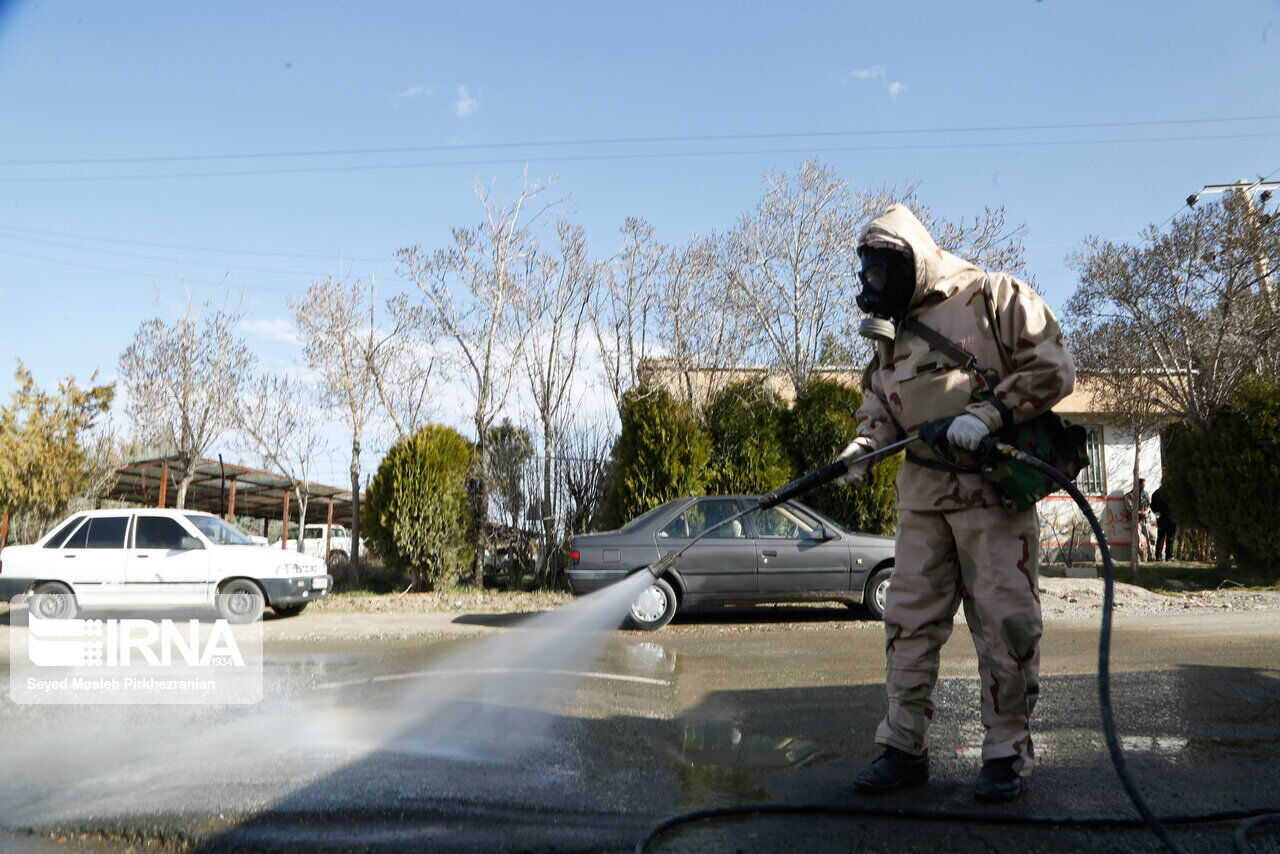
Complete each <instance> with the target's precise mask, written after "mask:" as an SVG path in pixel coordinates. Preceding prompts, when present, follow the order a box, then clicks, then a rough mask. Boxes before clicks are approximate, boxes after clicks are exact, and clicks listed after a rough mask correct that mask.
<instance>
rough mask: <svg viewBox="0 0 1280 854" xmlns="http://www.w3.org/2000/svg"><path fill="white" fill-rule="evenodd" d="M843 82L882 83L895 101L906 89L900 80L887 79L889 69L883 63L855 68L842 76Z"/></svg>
mask: <svg viewBox="0 0 1280 854" xmlns="http://www.w3.org/2000/svg"><path fill="white" fill-rule="evenodd" d="M843 81H844V82H845V83H850V82H852V83H867V82H871V81H874V82H877V83H882V84H884V88H885V91H886V92H888V93H889V97H890V98H891V99H892V100H894V101H896V100H898V96H899V95H901V94H902V93H903V92H905V91H907V84H906V83H903V82H901V81H900V80H892V81H890V80H889V70H888V69H887V68H885V67H884V66H883V65H873V66H871V67H870V68H855V69H854V70H853V71H850V72H849V73H848V74H846V75H845V76H844V78H843Z"/></svg>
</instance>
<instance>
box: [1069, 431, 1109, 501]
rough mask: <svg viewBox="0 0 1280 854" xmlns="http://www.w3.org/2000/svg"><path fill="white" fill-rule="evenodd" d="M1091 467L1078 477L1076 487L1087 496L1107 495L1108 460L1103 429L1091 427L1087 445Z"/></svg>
mask: <svg viewBox="0 0 1280 854" xmlns="http://www.w3.org/2000/svg"><path fill="white" fill-rule="evenodd" d="M1085 447H1086V450H1087V451H1088V454H1089V466H1088V467H1087V468H1086V469H1085V470H1084V471H1082V472H1080V474H1079V476H1078V477H1076V486H1077V487H1079V489H1080V491H1081V492H1083V493H1084V494H1085V495H1106V494H1107V459H1106V455H1105V454H1103V442H1102V428H1101V427H1090V428H1089V438H1088V442H1087V444H1086V446H1085Z"/></svg>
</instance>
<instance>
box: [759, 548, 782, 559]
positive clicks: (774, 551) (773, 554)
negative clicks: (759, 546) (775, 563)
mask: <svg viewBox="0 0 1280 854" xmlns="http://www.w3.org/2000/svg"><path fill="white" fill-rule="evenodd" d="M760 554H762V555H764V556H765V557H777V556H778V550H777V549H764V550H762V551H761V552H760Z"/></svg>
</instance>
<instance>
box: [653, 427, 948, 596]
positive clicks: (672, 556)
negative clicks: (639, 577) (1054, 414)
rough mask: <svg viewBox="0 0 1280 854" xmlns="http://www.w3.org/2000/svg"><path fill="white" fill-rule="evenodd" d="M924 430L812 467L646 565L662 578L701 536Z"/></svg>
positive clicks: (884, 454)
mask: <svg viewBox="0 0 1280 854" xmlns="http://www.w3.org/2000/svg"><path fill="white" fill-rule="evenodd" d="M926 429H927V428H926ZM924 432H925V431H924V430H921V431H920V432H919V433H913V434H912V435H910V436H908V437H907V438H905V439H900V440H899V441H897V442H894V443H893V444H891V445H885V446H884V447H883V448H878V449H876V450H874V451H871V452H870V453H867V454H863V455H862V456H860V457H857V458H856V459H854V460H836V461H835V462H834V463H829V464H827V465H825V466H823V467H822V468H820V469H817V470H816V471H811V472H809V473H808V474H806V475H804V476H803V477H798V478H796V479H795V480H793V481H791V482H790V483H788V484H785V485H784V486H780V487H778V488H777V489H775V490H773V491H772V492H770V493H768V494H766V495H762V496H760V500H759V501H757V502H755V503H754V504H752V505H751V506H750V507H748V508H747V509H746V510H743V511H741V512H739V513H735V514H734V515H732V516H729V517H727V518H725V519H721V520H720V521H719V522H717V523H715V524H714V525H712V526H711V527H709V528H707V529H706V530H704V531H703V532H702V533H700V534H698V536H696V537H694V538H693V539H692V540H690V541H689V542H687V543H685V544H684V545H683V546H681V547H680V548H679V549H678V550H676V551H673V552H668V553H667V554H664V555H663V556H662V557H660V558H659V559H658V560H656V561H654V562H653V563H651V564H649V565H648V566H647V567H645V569H646V570H647V571H648V572H649V573H650V574H652V575H653V577H654V578H661V577H662V576H663V575H664V574H666V572H667V571H668V570H670V569H672V568H673V567H674V566H675V565H676V561H678V560H679V559H680V555H682V554H684V553H685V552H686V551H688V550H689V549H691V548H692V547H693V546H694V545H695V544H696V543H697V542H698V541H699V540H702V539H704V538H705V537H708V536H710V535H711V534H712V533H713V532H714V531H718V530H720V529H721V528H723V527H724V526H725V525H728V524H730V523H732V522H736V521H738V520H739V519H741V518H742V517H743V516H747V515H749V514H751V513H754V512H756V511H757V510H768V509H769V508H770V507H777V506H778V505H779V504H781V503H782V502H784V501H787V500H790V499H792V498H795V497H796V496H798V495H803V494H805V493H806V492H810V491H812V490H814V489H817V488H818V487H820V486H826V485H827V484H828V483H831V482H832V481H834V480H835V479H836V478H838V477H840V476H842V475H845V474H848V473H849V468H850V466H851V465H859V466H862V465H870V464H871V463H873V462H875V461H876V460H878V459H881V458H882V457H887V456H889V455H890V454H895V453H897V452H898V451H900V450H902V449H903V448H905V447H906V446H907V445H910V444H911V443H912V442H914V441H916V440H917V439H921V438H923V435H924Z"/></svg>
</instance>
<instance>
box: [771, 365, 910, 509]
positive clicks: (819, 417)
mask: <svg viewBox="0 0 1280 854" xmlns="http://www.w3.org/2000/svg"><path fill="white" fill-rule="evenodd" d="M861 405H862V393H861V392H859V391H858V390H857V389H856V388H852V387H850V386H846V385H844V384H843V383H838V382H835V381H832V380H815V381H814V382H811V383H809V385H808V386H807V387H806V388H805V389H804V390H803V391H801V392H800V394H798V395H797V396H796V403H795V406H794V407H793V408H792V410H791V413H790V417H789V418H788V419H787V422H788V424H787V444H788V447H789V449H790V452H791V457H792V460H793V461H794V464H795V468H796V470H797V471H799V472H802V473H803V472H809V471H813V470H814V469H818V468H821V467H822V466H825V465H826V464H827V463H830V462H832V461H833V460H835V459H836V458H837V457H838V456H839V455H840V452H841V451H843V450H844V448H845V446H846V445H848V444H849V443H850V442H852V441H853V440H854V438H855V437H856V436H857V435H858V418H857V412H858V407H859V406H861ZM901 466H902V455H901V454H898V455H896V456H894V457H891V458H889V459H887V460H881V461H880V462H879V463H877V464H876V465H875V466H873V467H872V468H871V471H870V472H868V474H867V476H866V478H865V479H864V480H863V481H862V483H859V484H856V485H854V486H836V485H834V484H832V485H830V486H825V487H823V488H822V489H818V490H815V491H813V492H811V493H809V494H808V495H806V496H802V497H801V498H800V500H801V501H802V502H804V503H805V504H808V505H809V506H810V507H812V508H813V509H815V510H817V511H818V512H819V513H822V514H824V515H826V516H829V517H831V518H832V519H834V520H835V521H836V522H839V523H840V524H841V525H843V526H845V527H846V528H849V529H850V530H854V531H863V532H865V533H869V534H892V533H893V532H894V530H895V529H896V527H897V520H898V511H897V490H896V488H895V487H894V480H895V479H896V478H897V476H898V469H899V468H901Z"/></svg>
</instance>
